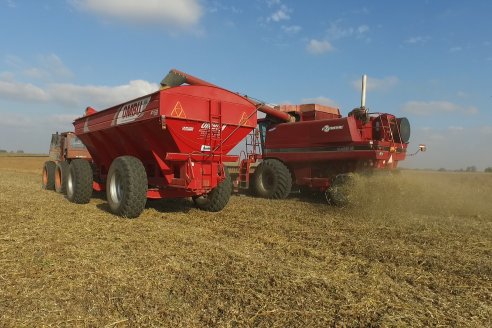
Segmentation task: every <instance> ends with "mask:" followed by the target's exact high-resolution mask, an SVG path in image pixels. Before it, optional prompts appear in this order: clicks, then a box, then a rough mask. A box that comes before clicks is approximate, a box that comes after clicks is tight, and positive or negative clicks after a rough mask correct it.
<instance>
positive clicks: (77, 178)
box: [66, 158, 92, 204]
mask: <svg viewBox="0 0 492 328" xmlns="http://www.w3.org/2000/svg"><path fill="white" fill-rule="evenodd" d="M66 180H67V183H66V187H67V198H68V200H69V201H71V202H72V203H76V204H87V203H88V202H89V201H90V200H91V196H92V168H91V165H90V164H89V162H88V161H87V160H85V159H79V158H77V159H74V160H73V161H72V162H71V163H70V165H69V170H68V174H67V179H66Z"/></svg>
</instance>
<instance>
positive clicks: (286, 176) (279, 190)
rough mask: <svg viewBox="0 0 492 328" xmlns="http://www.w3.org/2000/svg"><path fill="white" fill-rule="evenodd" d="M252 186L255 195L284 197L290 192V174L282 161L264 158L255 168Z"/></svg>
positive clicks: (273, 197)
mask: <svg viewBox="0 0 492 328" xmlns="http://www.w3.org/2000/svg"><path fill="white" fill-rule="evenodd" d="M253 186H254V190H255V194H256V195H257V196H260V197H263V198H270V199H284V198H287V196H289V194H290V189H291V188H292V176H291V175H290V171H289V169H288V168H287V166H285V164H284V163H282V162H280V161H279V160H276V159H266V160H264V161H263V162H261V164H260V165H258V167H257V168H256V170H255V174H254V175H253Z"/></svg>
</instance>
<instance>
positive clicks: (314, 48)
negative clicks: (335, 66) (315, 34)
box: [307, 39, 335, 55]
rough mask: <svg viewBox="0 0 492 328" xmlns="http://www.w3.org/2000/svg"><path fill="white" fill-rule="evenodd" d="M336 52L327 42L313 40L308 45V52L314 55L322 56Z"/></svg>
mask: <svg viewBox="0 0 492 328" xmlns="http://www.w3.org/2000/svg"><path fill="white" fill-rule="evenodd" d="M334 50H335V48H334V47H333V46H332V45H331V43H330V42H329V41H326V40H321V41H320V40H315V39H311V40H310V41H309V43H308V45H307V51H308V52H309V53H311V54H313V55H321V54H324V53H326V52H331V51H334Z"/></svg>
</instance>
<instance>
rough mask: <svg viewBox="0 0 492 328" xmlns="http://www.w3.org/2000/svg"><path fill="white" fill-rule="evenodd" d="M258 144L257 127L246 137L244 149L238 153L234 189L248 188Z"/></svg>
mask: <svg viewBox="0 0 492 328" xmlns="http://www.w3.org/2000/svg"><path fill="white" fill-rule="evenodd" d="M259 145H260V134H259V132H258V130H257V129H255V130H253V132H252V133H250V134H248V136H247V137H246V149H245V150H242V151H241V154H240V155H239V175H238V178H237V182H236V185H237V186H235V190H234V191H239V190H247V189H249V183H250V175H251V167H252V166H253V164H256V161H257V159H258V158H259V157H260V156H259V155H258V150H259Z"/></svg>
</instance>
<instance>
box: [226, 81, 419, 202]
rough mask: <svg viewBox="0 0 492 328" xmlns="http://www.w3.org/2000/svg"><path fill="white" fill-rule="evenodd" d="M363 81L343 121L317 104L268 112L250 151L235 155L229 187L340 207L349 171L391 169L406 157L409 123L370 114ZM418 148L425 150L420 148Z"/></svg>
mask: <svg viewBox="0 0 492 328" xmlns="http://www.w3.org/2000/svg"><path fill="white" fill-rule="evenodd" d="M366 79H367V77H366V76H365V75H364V76H363V79H362V98H361V106H360V107H358V108H355V109H353V110H352V111H351V112H350V113H349V114H348V116H347V117H342V115H341V114H340V111H339V109H338V108H333V107H328V106H322V105H318V104H302V105H281V106H276V107H274V108H271V109H272V110H270V111H268V112H267V115H266V117H265V118H263V119H260V120H259V122H258V130H257V131H256V134H255V135H253V136H251V137H250V140H252V141H250V145H253V149H254V151H252V152H249V153H248V154H247V155H246V156H241V157H242V159H241V161H240V162H239V168H238V169H237V171H236V172H237V174H236V175H235V177H236V178H235V179H234V180H235V187H236V188H237V189H239V190H249V191H252V192H253V193H254V194H256V195H257V196H260V197H264V198H271V199H282V198H286V197H287V196H288V195H289V193H290V192H291V190H299V191H301V192H307V193H313V192H315V193H320V192H321V193H323V194H324V195H325V197H326V199H327V200H328V202H330V203H332V204H335V205H343V204H346V202H347V201H348V199H347V196H348V195H347V188H345V186H347V185H350V184H349V183H348V182H350V181H352V177H353V173H354V172H361V171H362V172H374V171H378V170H393V169H395V168H397V166H398V163H399V162H400V161H403V160H404V159H405V157H406V155H407V146H408V143H409V140H410V123H409V121H408V119H407V118H405V117H400V118H398V117H396V116H395V115H393V114H388V113H370V112H369V110H368V109H367V108H366V106H365V98H366ZM263 106H264V107H268V106H266V105H263ZM255 149H260V152H259V153H257V152H256V151H255ZM419 149H420V150H422V151H425V145H420V148H419Z"/></svg>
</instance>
